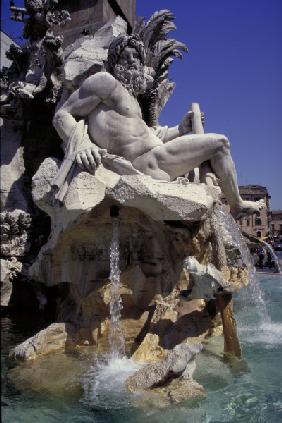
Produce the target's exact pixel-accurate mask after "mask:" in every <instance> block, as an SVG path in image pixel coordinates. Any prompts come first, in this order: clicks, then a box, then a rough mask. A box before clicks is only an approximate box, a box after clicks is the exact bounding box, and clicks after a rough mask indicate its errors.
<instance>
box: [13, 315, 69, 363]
mask: <svg viewBox="0 0 282 423" xmlns="http://www.w3.org/2000/svg"><path fill="white" fill-rule="evenodd" d="M72 332H73V328H72V327H71V325H69V324H65V323H53V324H51V325H50V326H48V327H47V328H46V329H43V330H41V331H40V332H38V333H37V334H36V335H34V336H32V337H31V338H28V339H27V340H26V341H24V342H23V343H22V344H20V345H17V346H16V347H15V348H14V350H13V351H12V352H11V355H12V356H13V357H14V358H15V359H16V360H22V361H27V360H33V359H35V358H36V357H38V356H40V355H44V354H48V353H50V352H54V351H58V350H61V349H63V348H65V346H66V342H67V341H68V340H69V341H70V342H71V340H72V339H69V338H70V337H71V334H72Z"/></svg>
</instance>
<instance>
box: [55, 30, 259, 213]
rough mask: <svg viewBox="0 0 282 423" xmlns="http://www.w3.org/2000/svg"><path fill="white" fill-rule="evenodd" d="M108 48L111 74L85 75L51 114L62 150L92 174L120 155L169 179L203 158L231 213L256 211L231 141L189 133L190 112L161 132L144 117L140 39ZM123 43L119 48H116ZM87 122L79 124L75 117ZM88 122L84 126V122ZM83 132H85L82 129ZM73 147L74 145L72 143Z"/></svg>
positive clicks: (124, 40)
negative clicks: (105, 159)
mask: <svg viewBox="0 0 282 423" xmlns="http://www.w3.org/2000/svg"><path fill="white" fill-rule="evenodd" d="M119 40H120V45H119V41H117V40H115V42H114V43H112V44H111V46H110V48H109V56H108V63H109V67H110V69H111V73H109V72H98V73H96V74H95V75H92V76H90V77H88V78H87V79H86V80H85V81H84V82H83V83H82V85H81V87H80V88H79V89H77V90H76V91H75V92H74V93H73V94H72V95H71V96H70V97H69V98H68V99H67V100H66V101H65V102H62V103H61V104H60V105H59V106H58V108H57V111H56V113H55V116H54V120H53V124H54V126H55V128H56V130H57V132H58V134H59V135H60V137H61V139H62V140H63V142H64V147H65V153H66V154H68V153H67V152H68V151H71V152H75V160H76V162H77V163H78V164H79V165H80V166H81V167H82V168H84V170H87V171H89V172H91V173H94V172H95V170H96V168H97V166H99V164H100V163H101V154H103V151H105V150H107V152H108V153H110V154H114V155H117V156H122V157H124V158H125V159H126V160H128V161H129V162H131V163H132V165H133V167H134V168H135V169H137V170H139V171H141V172H142V173H144V174H146V175H150V176H151V177H152V178H155V179H159V180H165V181H173V180H174V179H175V178H177V177H180V176H182V175H184V174H187V173H188V172H189V171H191V170H193V169H194V168H196V167H198V166H199V165H200V164H201V163H203V162H205V161H210V164H211V167H212V170H213V172H214V173H215V175H216V177H217V178H218V181H219V186H220V188H221V190H222V192H223V194H224V196H225V197H226V199H227V201H228V203H229V205H230V208H231V212H232V214H233V216H234V217H237V218H238V217H239V216H240V217H241V216H243V215H247V214H253V213H256V212H258V211H259V210H260V208H261V207H262V204H261V203H260V202H251V201H243V200H242V198H241V197H240V194H239V190H238V185H237V175H236V170H235V166H234V163H233V160H232V157H231V154H230V146H229V141H228V139H227V138H226V136H224V135H222V134H214V133H207V134H198V135H197V134H188V132H189V131H191V113H187V115H186V116H185V117H184V118H183V120H182V121H181V123H180V124H179V125H178V126H176V127H173V128H166V130H163V131H161V132H162V133H160V132H159V131H158V130H154V129H153V128H150V127H149V126H147V125H146V123H145V122H144V120H143V119H142V114H141V109H140V106H139V104H138V101H137V98H136V97H137V95H138V94H140V93H142V92H144V91H145V89H146V84H147V83H150V81H149V80H150V77H149V76H147V75H146V72H145V67H144V63H142V54H141V53H142V51H141V50H142V49H144V46H143V45H142V42H141V41H139V40H137V39H136V38H135V37H134V36H128V35H122V36H120V37H119ZM121 45H122V46H124V45H125V47H124V48H123V49H121V48H120V47H121ZM77 120H80V121H81V120H82V121H83V122H84V123H85V126H84V128H85V127H86V128H87V130H86V132H87V133H85V129H83V126H82V127H80V128H78V126H77V125H78V121H77ZM86 123H87V124H86ZM83 131H84V134H82V132H83ZM74 145H75V146H74Z"/></svg>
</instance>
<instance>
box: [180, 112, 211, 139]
mask: <svg viewBox="0 0 282 423" xmlns="http://www.w3.org/2000/svg"><path fill="white" fill-rule="evenodd" d="M193 114H194V113H193V112H192V111H191V110H190V111H189V112H187V113H186V115H185V116H184V118H183V119H182V121H181V122H180V124H179V125H178V130H179V134H180V135H184V134H187V133H189V132H192V131H193V125H192V122H193ZM201 119H202V125H203V126H204V125H205V115H204V113H203V112H202V113H201Z"/></svg>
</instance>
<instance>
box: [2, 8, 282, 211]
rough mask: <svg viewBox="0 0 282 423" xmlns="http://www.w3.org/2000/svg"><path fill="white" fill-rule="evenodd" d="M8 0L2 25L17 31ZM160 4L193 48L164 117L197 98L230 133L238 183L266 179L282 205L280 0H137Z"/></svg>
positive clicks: (214, 125)
mask: <svg viewBox="0 0 282 423" xmlns="http://www.w3.org/2000/svg"><path fill="white" fill-rule="evenodd" d="M20 3H21V1H18V2H17V4H20ZM8 4H9V1H8V0H3V1H2V8H3V13H2V28H3V29H4V30H5V31H6V32H7V33H8V34H10V35H11V36H12V37H17V36H19V35H20V32H19V31H20V24H16V23H11V22H9V20H8V16H9V12H8ZM161 9H170V10H171V11H172V12H173V13H174V15H175V17H176V21H175V22H176V25H177V30H176V31H175V32H174V33H173V34H172V36H173V37H174V38H176V39H178V40H180V41H182V42H184V43H186V44H187V46H188V48H189V53H188V54H185V55H184V58H183V60H182V61H180V60H175V62H174V64H173V65H172V68H171V72H170V79H171V80H173V81H175V82H176V89H175V92H174V94H173V96H172V97H171V98H170V100H169V102H168V103H167V105H166V107H165V109H164V110H163V112H162V115H161V119H160V120H161V123H162V124H169V125H175V124H176V123H178V122H179V121H180V119H181V118H182V116H183V115H184V113H185V112H186V111H187V110H188V108H189V106H190V104H191V102H199V103H200V105H201V109H202V111H204V112H205V116H206V127H205V131H206V132H218V133H223V134H225V135H227V136H228V137H229V139H230V141H231V149H232V155H233V158H234V161H235V164H236V168H237V171H238V179H239V183H240V184H242V185H243V184H259V185H265V186H266V187H267V188H268V190H269V193H270V195H271V197H272V199H271V208H272V209H278V208H279V209H282V25H281V22H282V1H281V0H212V1H211V0H198V1H189V0H154V1H146V0H137V14H138V15H139V16H144V17H145V18H149V17H150V16H151V14H152V13H153V12H155V11H156V10H161Z"/></svg>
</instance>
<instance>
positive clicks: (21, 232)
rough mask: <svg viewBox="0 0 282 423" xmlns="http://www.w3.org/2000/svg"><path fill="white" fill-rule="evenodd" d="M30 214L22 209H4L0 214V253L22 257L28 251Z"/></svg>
mask: <svg viewBox="0 0 282 423" xmlns="http://www.w3.org/2000/svg"><path fill="white" fill-rule="evenodd" d="M30 227H31V216H30V214H29V213H26V212H24V211H23V210H18V209H16V210H13V211H11V212H9V211H6V212H5V211H4V212H2V213H1V214H0V229H1V248H0V250H1V255H2V256H4V257H7V258H8V257H9V258H10V257H22V256H24V254H26V253H27V252H28V251H29V248H30V244H29V240H28V234H29V230H30Z"/></svg>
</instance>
